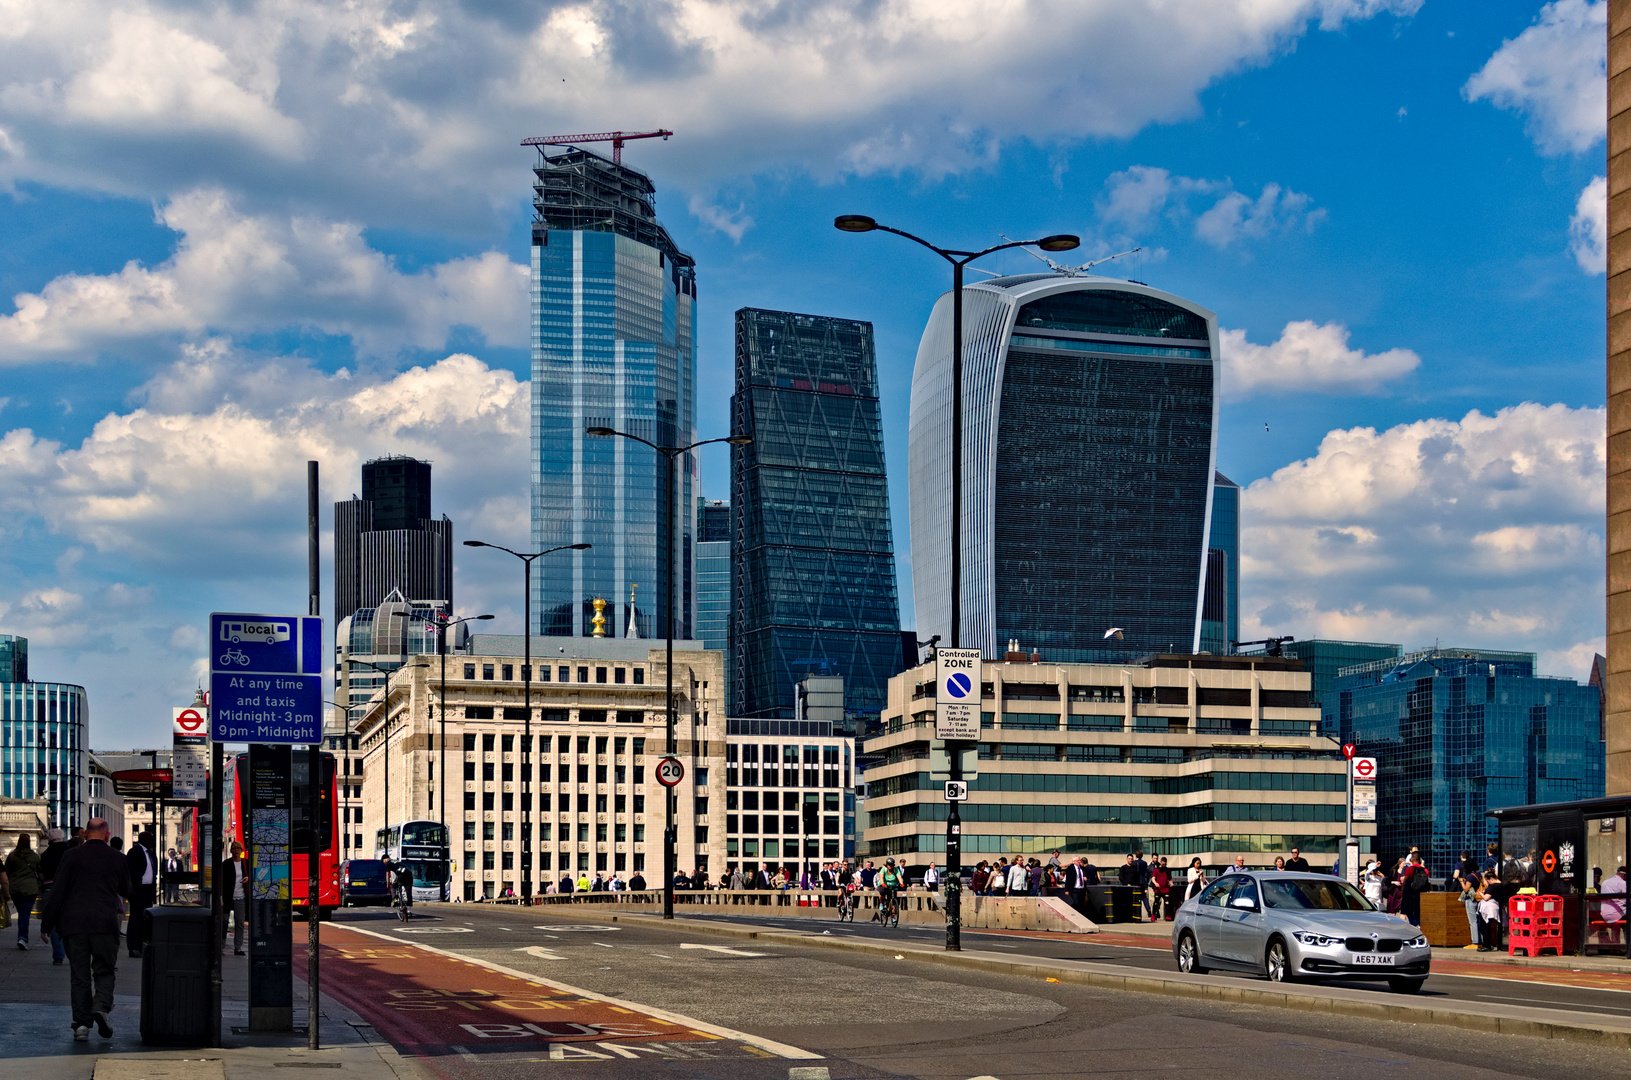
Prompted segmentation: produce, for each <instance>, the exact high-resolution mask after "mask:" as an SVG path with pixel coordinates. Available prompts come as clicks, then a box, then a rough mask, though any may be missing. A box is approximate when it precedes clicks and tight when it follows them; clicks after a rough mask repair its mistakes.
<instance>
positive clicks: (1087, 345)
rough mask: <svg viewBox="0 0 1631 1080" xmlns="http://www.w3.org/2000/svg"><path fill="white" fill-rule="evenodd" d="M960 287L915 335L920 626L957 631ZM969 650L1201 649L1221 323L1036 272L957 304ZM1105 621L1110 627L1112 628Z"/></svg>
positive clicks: (1099, 658) (1117, 656)
mask: <svg viewBox="0 0 1631 1080" xmlns="http://www.w3.org/2000/svg"><path fill="white" fill-rule="evenodd" d="M951 306H952V303H951V295H950V294H949V293H948V294H947V295H945V296H942V297H941V298H940V301H939V303H937V304H936V305H935V309H934V313H933V314H932V315H931V316H930V319H929V325H928V327H927V329H925V330H924V333H923V340H922V342H921V344H920V345H919V347H918V354H917V366H916V369H915V371H914V373H913V378H912V401H911V426H910V431H909V434H908V457H909V467H910V470H911V473H910V492H911V521H912V582H913V594H914V598H915V600H916V608H917V625H918V631H917V632H918V636H919V637H921V638H927V637H929V636H930V635H932V634H939V635H941V640H942V641H950V640H951V513H952V506H951V472H950V469H951V410H952V398H951ZM963 313H964V314H963V332H964V363H963V385H962V388H961V390H962V398H963V461H962V477H963V485H962V488H963V505H962V507H961V515H962V518H961V520H962V575H961V607H962V613H961V623H962V625H961V628H960V629H961V644H962V645H963V646H964V647H965V648H980V649H982V650H984V652H985V655H986V656H987V657H997V656H999V655H1001V650H1000V648H999V646H1000V645H1001V644H1002V643H1003V642H1007V641H1010V640H1015V639H1017V640H1018V641H1019V642H1020V645H1021V648H1022V649H1025V650H1027V651H1030V650H1036V651H1040V652H1041V654H1042V657H1043V659H1044V660H1045V661H1048V662H1098V663H1118V662H1122V661H1126V660H1130V659H1133V658H1135V657H1138V656H1143V655H1147V654H1151V653H1178V652H1184V653H1187V652H1191V651H1194V650H1196V649H1198V648H1199V647H1200V643H1201V626H1200V616H1201V601H1202V582H1203V579H1204V571H1205V565H1206V558H1207V550H1208V547H1209V544H1208V540H1207V533H1208V526H1209V524H1210V513H1211V498H1212V478H1213V474H1214V469H1215V458H1216V420H1217V367H1216V363H1215V357H1216V355H1217V319H1216V317H1215V316H1214V315H1213V314H1212V313H1211V312H1210V311H1207V310H1206V309H1204V308H1201V307H1199V306H1197V305H1195V304H1193V303H1191V302H1190V301H1188V300H1184V299H1181V298H1179V297H1177V296H1173V295H1170V294H1168V293H1164V292H1161V291H1160V290H1158V289H1152V288H1149V287H1148V286H1145V285H1139V284H1136V283H1133V282H1126V281H1113V280H1108V279H1104V278H1093V277H1071V276H1067V275H1063V274H1027V275H1020V276H1017V277H1002V278H993V279H992V280H990V281H981V282H976V283H974V284H972V285H968V286H966V287H965V290H964V299H963ZM1113 628H1119V629H1120V630H1121V631H1122V634H1121V636H1120V638H1116V637H1114V636H1112V637H1110V638H1108V639H1107V638H1106V637H1105V635H1106V633H1107V632H1108V631H1110V630H1111V629H1113Z"/></svg>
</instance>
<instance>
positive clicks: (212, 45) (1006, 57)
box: [0, 0, 1420, 227]
mask: <svg viewBox="0 0 1631 1080" xmlns="http://www.w3.org/2000/svg"><path fill="white" fill-rule="evenodd" d="M1419 6H1420V0H1217V2H1213V3H1190V4H1178V5H1175V4H1172V3H1170V2H1168V0H1036V2H1033V3H1027V4H1004V5H997V6H995V7H994V6H993V5H992V4H991V3H989V2H987V0H802V2H798V0H793V2H779V3H766V2H765V0H666V2H650V3H631V2H628V0H576V2H574V0H554V2H546V3H542V4H523V3H492V2H488V3H480V4H477V3H470V2H467V0H411V2H408V3H401V2H398V0H352V2H349V3H345V4H335V3H331V2H327V0H243V2H241V3H235V4H230V5H228V4H219V3H206V2H203V0H170V2H167V3H164V4H162V5H160V4H155V3H151V2H150V0H9V2H8V3H7V4H6V8H5V17H4V19H3V20H0V21H3V22H4V26H0V129H3V130H4V132H5V133H6V138H7V139H8V140H9V146H10V148H11V149H10V152H9V154H7V155H6V156H4V157H0V184H3V183H5V182H6V181H7V180H17V179H30V180H37V181H42V182H46V183H52V184H59V185H71V186H76V187H82V188H89V189H94V190H102V191H112V192H118V193H122V194H135V195H140V196H147V197H156V198H163V197H166V196H168V195H169V194H171V193H173V192H176V191H181V190H187V189H190V188H193V187H197V186H201V185H220V186H222V187H225V188H227V189H228V190H230V191H233V192H234V193H235V194H244V195H247V196H249V201H248V202H247V203H246V205H249V206H253V207H255V208H257V209H259V208H260V207H261V206H262V205H264V204H265V203H267V202H273V203H277V204H278V205H280V206H285V207H289V206H305V207H310V206H311V205H314V204H321V205H324V206H326V207H327V209H326V211H325V212H326V213H328V214H331V215H333V216H337V217H366V218H367V220H368V221H369V223H370V224H377V223H380V222H382V221H390V222H392V223H394V224H399V225H402V224H412V225H414V226H418V227H423V226H424V225H425V224H426V223H427V222H429V223H435V224H447V223H454V222H463V223H470V222H473V221H476V220H485V218H486V217H487V216H488V215H490V214H491V213H492V212H493V211H494V209H495V208H500V209H501V208H503V207H507V206H509V205H511V203H512V201H513V199H514V195H515V188H516V179H517V174H518V173H519V172H520V171H521V170H522V169H524V168H525V164H526V159H525V156H524V154H523V152H522V151H521V150H520V148H519V147H518V146H516V143H517V142H518V140H519V139H520V138H522V137H524V136H526V135H536V134H548V133H552V132H571V131H586V130H588V131H593V130H597V129H613V128H618V127H623V128H627V127H631V126H645V127H655V126H657V125H658V124H661V125H663V126H666V127H669V128H672V129H673V130H675V131H676V132H677V137H676V138H675V140H674V141H673V142H672V143H670V144H668V145H667V146H664V147H662V148H661V150H660V151H658V150H656V149H647V148H646V147H645V146H644V145H641V146H640V148H639V150H638V151H636V150H635V149H634V148H632V147H631V151H630V152H631V154H632V155H633V156H634V157H635V159H636V160H639V159H642V158H645V157H646V156H647V155H648V154H653V155H654V154H657V153H659V152H660V153H661V154H662V157H663V161H664V166H665V171H667V173H668V174H669V175H670V176H674V177H682V178H687V183H688V186H689V187H690V188H691V190H693V191H695V190H707V189H708V187H709V185H710V184H711V183H712V182H715V181H718V180H719V179H721V178H728V177H738V176H741V175H744V174H752V173H758V172H762V171H766V170H774V169H780V168H793V169H799V170H806V171H809V172H812V173H815V174H818V175H835V174H842V173H846V172H859V173H867V172H875V171H898V170H919V171H922V172H923V173H925V174H928V175H931V176H932V175H937V174H940V173H943V172H946V171H955V170H961V169H967V168H970V167H979V166H980V165H981V164H982V163H984V162H986V161H989V160H990V159H991V157H992V155H994V154H995V153H997V152H998V151H999V149H1000V147H1001V145H1002V144H1003V143H1004V142H1007V141H1012V140H1018V139H1029V140H1033V141H1036V142H1038V143H1043V144H1047V143H1053V142H1060V141H1071V140H1077V139H1083V138H1095V137H1111V138H1119V137H1126V136H1129V135H1132V134H1134V133H1136V132H1138V131H1139V130H1141V129H1143V128H1145V127H1147V126H1148V125H1150V124H1155V123H1168V122H1173V121H1176V120H1181V119H1184V118H1187V117H1191V116H1194V115H1196V114H1197V112H1198V109H1199V104H1198V95H1199V93H1200V92H1201V91H1202V90H1204V89H1205V88H1207V87H1208V86H1210V85H1212V84H1213V83H1215V82H1216V81H1217V80H1218V79H1220V78H1222V77H1224V76H1227V75H1229V74H1231V73H1233V72H1236V71H1238V70H1240V69H1241V68H1243V67H1249V66H1253V65H1258V64H1263V63H1268V62H1271V61H1272V60H1273V59H1274V58H1276V57H1277V56H1279V55H1281V54H1283V52H1284V51H1286V50H1287V49H1289V48H1291V47H1292V46H1293V45H1294V44H1295V42H1296V41H1297V39H1298V38H1300V37H1302V36H1303V35H1305V34H1307V33H1308V32H1309V30H1310V27H1311V25H1317V26H1319V27H1320V28H1322V29H1325V30H1337V29H1340V28H1341V27H1343V26H1344V25H1346V24H1348V23H1350V22H1353V21H1355V20H1362V19H1370V18H1374V17H1378V16H1380V15H1384V14H1392V15H1397V16H1408V15H1410V14H1413V13H1414V12H1415V11H1416V9H1417V8H1418V7H1419Z"/></svg>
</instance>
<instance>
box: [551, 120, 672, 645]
mask: <svg viewBox="0 0 1631 1080" xmlns="http://www.w3.org/2000/svg"><path fill="white" fill-rule="evenodd" d="M534 172H535V173H536V174H537V177H538V179H537V182H536V184H535V185H534V199H533V206H534V209H535V210H536V211H537V213H536V216H535V218H534V220H533V225H532V448H533V465H534V471H533V478H532V541H533V544H534V545H535V547H534V550H542V549H544V548H548V547H555V546H557V545H561V544H578V543H589V544H593V545H594V548H593V550H591V551H573V552H564V551H563V552H561V553H560V554H558V555H552V556H550V557H549V558H548V559H546V560H543V561H540V562H539V564H538V565H537V568H536V569H535V571H534V573H533V579H532V584H533V619H534V625H533V628H532V629H533V630H534V631H535V632H537V633H542V634H546V635H552V636H582V635H586V634H588V633H589V632H590V629H591V627H590V620H591V619H592V618H593V617H594V609H593V604H594V601H595V600H596V599H597V598H598V599H603V600H605V601H606V602H607V606H606V623H607V634H608V636H613V637H617V636H621V635H622V634H623V633H624V631H625V629H626V628H627V626H628V622H629V595H630V592H631V586H638V590H637V593H636V595H637V597H638V599H637V600H636V611H635V624H636V628H637V630H638V631H639V633H640V635H641V636H642V637H660V636H662V634H663V629H664V619H665V616H666V614H667V605H668V596H669V588H668V584H669V582H668V576H667V575H668V559H667V555H666V553H665V551H664V550H663V544H664V542H665V540H666V537H667V532H666V523H667V517H666V515H667V512H668V508H669V502H668V501H669V500H670V499H673V498H676V497H677V499H678V503H677V505H676V506H675V512H676V515H677V517H676V531H675V541H674V545H675V551H674V560H673V561H674V565H675V569H676V572H677V573H678V575H679V577H680V581H679V582H678V589H677V590H675V593H676V595H677V597H678V602H677V605H676V608H675V619H674V635H675V636H676V637H679V638H688V637H690V636H692V633H693V629H694V628H693V626H692V617H691V613H692V611H693V610H694V598H693V586H692V581H691V567H692V538H693V530H694V522H695V494H694V493H695V491H696V486H697V469H696V461H695V455H693V454H686V455H684V456H683V457H682V458H681V459H680V461H679V462H678V470H677V471H678V477H677V481H676V484H675V490H672V491H671V490H669V488H668V485H667V483H666V475H667V472H666V468H667V467H666V463H665V462H664V461H663V459H662V458H661V457H660V456H659V455H658V454H656V453H655V452H653V451H652V450H649V449H647V448H646V447H644V446H642V445H640V444H639V443H637V442H634V441H632V440H629V439H622V438H602V437H596V436H586V435H585V434H584V429H585V428H586V427H610V428H614V429H616V430H618V431H626V432H628V433H630V434H632V435H638V436H640V437H641V438H643V439H648V440H650V441H651V442H653V443H656V444H657V445H658V446H685V445H688V444H690V443H692V442H694V441H696V430H695V421H694V416H695V394H696V348H695V330H694V325H695V324H694V317H695V307H696V273H695V263H694V262H693V260H692V259H691V257H690V256H689V255H686V254H684V253H683V252H681V251H680V250H679V249H678V248H677V247H676V246H675V245H674V241H673V239H672V238H671V237H670V236H669V235H668V231H667V230H666V229H664V228H663V227H662V225H661V224H660V223H659V222H658V221H657V212H656V207H655V203H654V194H655V191H656V189H655V188H654V187H653V186H652V183H651V181H650V180H649V179H647V178H646V176H645V174H643V173H641V172H638V171H637V170H635V169H631V168H629V167H628V166H626V165H622V164H617V163H614V162H611V161H608V160H607V159H605V158H603V157H600V156H599V155H597V154H593V153H590V152H588V151H586V150H580V149H577V148H576V147H572V148H567V149H565V150H563V151H557V152H551V149H550V148H545V147H539V160H538V164H537V167H536V168H535V170H534Z"/></svg>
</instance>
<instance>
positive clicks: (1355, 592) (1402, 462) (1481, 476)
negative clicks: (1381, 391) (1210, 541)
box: [1241, 403, 1607, 678]
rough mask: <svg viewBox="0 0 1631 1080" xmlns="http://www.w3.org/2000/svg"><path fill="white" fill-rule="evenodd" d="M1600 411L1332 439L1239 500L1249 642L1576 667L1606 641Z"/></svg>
mask: <svg viewBox="0 0 1631 1080" xmlns="http://www.w3.org/2000/svg"><path fill="white" fill-rule="evenodd" d="M1605 416H1606V414H1605V412H1604V410H1602V409H1600V408H1599V409H1572V408H1569V407H1567V406H1564V405H1551V406H1542V405H1537V404H1532V403H1526V404H1523V405H1517V406H1514V407H1512V408H1508V409H1502V410H1501V411H1500V412H1498V413H1496V414H1494V415H1493V416H1489V415H1485V414H1483V413H1480V412H1477V411H1474V412H1470V413H1468V414H1467V415H1466V416H1464V417H1462V418H1461V419H1460V420H1459V421H1456V420H1442V419H1435V420H1421V421H1417V422H1414V423H1409V424H1401V425H1399V426H1397V427H1394V428H1390V429H1388V430H1385V431H1377V430H1376V429H1374V428H1353V429H1348V430H1337V431H1332V432H1330V433H1329V434H1328V435H1326V437H1325V439H1324V440H1323V441H1322V442H1321V444H1320V447H1319V451H1318V453H1316V454H1315V455H1314V456H1313V457H1311V458H1307V459H1305V460H1303V461H1298V462H1295V463H1293V464H1291V465H1287V466H1286V467H1284V468H1282V469H1279V470H1278V471H1276V472H1275V473H1274V474H1273V475H1272V476H1269V477H1266V478H1264V479H1261V480H1258V481H1256V482H1255V483H1253V484H1251V485H1250V486H1249V487H1248V488H1247V489H1246V492H1245V493H1244V496H1243V502H1242V511H1241V522H1242V536H1241V547H1242V568H1241V581H1242V586H1241V589H1242V597H1243V599H1242V623H1243V625H1242V627H1241V631H1242V634H1243V636H1249V637H1259V636H1266V635H1268V634H1270V633H1294V634H1297V635H1298V636H1306V637H1316V636H1317V637H1327V638H1340V639H1350V640H1361V641H1392V642H1398V643H1400V644H1404V645H1407V646H1415V645H1421V644H1424V643H1431V642H1432V641H1434V640H1441V641H1443V642H1444V643H1445V644H1447V645H1477V646H1486V647H1491V648H1511V649H1527V650H1532V651H1538V652H1541V653H1542V654H1543V655H1545V656H1547V657H1548V658H1549V659H1551V660H1554V661H1557V662H1562V661H1564V660H1568V661H1569V662H1570V663H1573V661H1574V660H1575V659H1578V657H1579V655H1580V654H1581V653H1582V650H1584V649H1586V648H1587V647H1591V646H1592V645H1593V643H1594V642H1600V639H1601V637H1602V634H1603V626H1604V622H1603V620H1604V611H1603V551H1604V543H1603V508H1604V490H1605V487H1604V483H1605V481H1604V475H1605V469H1606V460H1607V447H1606V442H1605V437H1604V422H1605ZM1564 673H1566V674H1572V675H1574V676H1575V677H1576V678H1583V677H1584V669H1583V668H1582V669H1580V670H1571V671H1566V672H1564Z"/></svg>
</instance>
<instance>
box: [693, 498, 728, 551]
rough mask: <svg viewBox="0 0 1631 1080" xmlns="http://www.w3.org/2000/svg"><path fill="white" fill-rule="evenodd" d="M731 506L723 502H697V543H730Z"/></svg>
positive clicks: (701, 500)
mask: <svg viewBox="0 0 1631 1080" xmlns="http://www.w3.org/2000/svg"><path fill="white" fill-rule="evenodd" d="M730 538H731V504H730V503H728V502H725V501H723V500H719V501H716V502H709V501H706V500H703V499H698V500H697V543H699V544H712V543H717V542H720V541H724V542H726V543H729V542H730Z"/></svg>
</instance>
